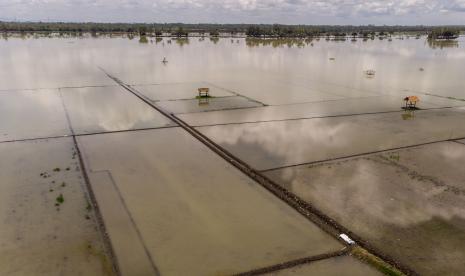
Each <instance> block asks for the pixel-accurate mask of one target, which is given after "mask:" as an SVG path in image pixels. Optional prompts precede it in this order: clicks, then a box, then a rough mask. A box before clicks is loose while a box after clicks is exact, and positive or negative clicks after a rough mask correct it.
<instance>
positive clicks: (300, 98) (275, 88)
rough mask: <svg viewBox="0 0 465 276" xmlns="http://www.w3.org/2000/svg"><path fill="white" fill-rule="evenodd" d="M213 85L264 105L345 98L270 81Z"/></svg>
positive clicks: (223, 82)
mask: <svg viewBox="0 0 465 276" xmlns="http://www.w3.org/2000/svg"><path fill="white" fill-rule="evenodd" d="M213 84H215V85H217V86H219V87H224V88H226V89H228V90H230V91H233V92H235V93H238V94H240V95H243V96H246V97H248V98H252V99H255V100H257V101H259V102H261V103H264V104H266V105H280V104H294V103H303V102H321V101H328V100H337V99H343V98H346V97H347V96H340V95H337V94H333V93H331V92H328V91H325V92H322V91H318V90H314V89H309V88H308V87H305V86H300V85H295V84H291V83H287V82H282V81H275V80H272V79H268V80H266V81H256V80H253V81H215V82H213Z"/></svg>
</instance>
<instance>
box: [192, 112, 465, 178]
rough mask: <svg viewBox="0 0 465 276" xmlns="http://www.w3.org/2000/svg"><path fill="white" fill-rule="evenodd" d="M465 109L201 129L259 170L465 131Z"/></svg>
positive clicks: (460, 134)
mask: <svg viewBox="0 0 465 276" xmlns="http://www.w3.org/2000/svg"><path fill="white" fill-rule="evenodd" d="M464 121H465V109H462V108H451V109H442V110H424V111H417V112H414V113H412V112H406V113H405V112H395V113H384V114H369V115H356V116H345V117H332V118H314V119H303V120H289V121H278V122H259V123H247V124H232V125H217V126H207V127H198V128H197V129H198V130H199V131H200V132H202V133H203V134H205V135H206V136H208V137H209V138H211V139H212V140H213V141H215V142H216V143H218V144H220V145H221V146H223V147H224V148H225V149H227V150H229V151H230V152H232V153H233V154H235V155H236V156H237V157H239V158H240V159H242V160H244V161H245V162H247V163H248V164H250V165H251V166H252V167H254V168H255V169H258V170H267V169H273V168H279V167H284V166H292V165H296V164H302V163H309V162H317V161H323V160H328V159H333V158H341V157H348V156H351V155H357V154H364V153H370V152H374V151H380V150H388V149H394V148H398V147H405V146H412V145H418V144H422V143H429V142H434V141H442V140H447V139H454V138H455V139H459V138H463V137H464V136H465V124H464V123H463V122H464Z"/></svg>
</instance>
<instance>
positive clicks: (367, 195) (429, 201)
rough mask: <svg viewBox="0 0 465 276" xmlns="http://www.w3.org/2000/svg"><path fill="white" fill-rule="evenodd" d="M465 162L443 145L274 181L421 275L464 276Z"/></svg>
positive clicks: (464, 155)
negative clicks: (462, 275) (464, 166)
mask: <svg viewBox="0 0 465 276" xmlns="http://www.w3.org/2000/svg"><path fill="white" fill-rule="evenodd" d="M464 163H465V145H463V144H460V143H456V142H441V143H435V144H430V145H424V146H419V147H413V148H409V149H404V150H396V151H390V152H386V153H382V154H375V155H368V156H363V157H357V158H351V159H342V160H338V161H334V162H327V163H318V164H314V165H303V166H297V167H292V168H286V169H281V170H275V171H270V172H267V173H266V174H267V175H268V176H269V177H271V178H272V179H274V180H276V181H277V182H278V183H279V184H280V185H282V186H283V187H285V188H287V189H288V190H290V191H292V192H293V193H295V194H296V195H298V196H299V197H300V198H302V199H304V200H306V201H308V202H310V203H311V204H313V205H314V206H315V207H316V208H318V209H320V210H321V211H323V212H324V213H326V214H327V215H329V216H330V217H331V218H333V219H335V220H336V221H338V222H339V223H341V224H342V225H344V226H346V227H347V228H348V229H349V230H351V231H352V232H354V233H355V234H357V235H358V236H360V237H362V239H363V240H366V241H368V242H369V243H370V244H371V245H374V246H375V247H376V248H377V249H378V250H380V251H381V252H383V253H384V254H387V255H390V256H392V257H394V258H395V259H396V260H399V261H400V262H402V263H403V264H405V265H407V266H408V267H410V268H411V269H413V270H414V271H416V272H417V273H419V274H420V275H460V274H462V273H463V263H464V260H465V215H464V214H465V183H464V179H465V173H464V170H463V164H464Z"/></svg>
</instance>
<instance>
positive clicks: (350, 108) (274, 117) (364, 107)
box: [179, 95, 465, 126]
mask: <svg viewBox="0 0 465 276" xmlns="http://www.w3.org/2000/svg"><path fill="white" fill-rule="evenodd" d="M404 97H405V96H386V95H382V96H371V97H364V98H356V99H342V100H335V101H324V102H315V103H302V104H292V105H279V106H265V107H260V108H250V109H247V110H227V111H216V112H208V113H195V114H181V115H180V116H179V117H180V118H182V119H183V120H184V121H186V122H187V123H189V125H192V126H208V125H216V124H240V123H252V122H265V121H280V120H281V121H282V120H294V119H302V118H318V117H329V116H346V115H352V114H366V113H383V112H395V111H400V110H401V108H402V107H403V106H404V105H405V103H404V101H403V98H404ZM454 106H465V101H459V100H453V99H444V98H439V97H435V96H426V95H425V96H422V97H421V103H419V104H418V107H419V108H421V109H431V108H443V107H454Z"/></svg>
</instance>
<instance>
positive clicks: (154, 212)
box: [79, 128, 344, 275]
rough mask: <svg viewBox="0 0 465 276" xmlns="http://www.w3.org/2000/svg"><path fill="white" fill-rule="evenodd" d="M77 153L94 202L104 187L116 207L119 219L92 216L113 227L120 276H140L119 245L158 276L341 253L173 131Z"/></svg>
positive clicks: (115, 136)
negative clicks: (124, 275) (123, 275)
mask: <svg viewBox="0 0 465 276" xmlns="http://www.w3.org/2000/svg"><path fill="white" fill-rule="evenodd" d="M79 144H80V146H81V148H82V149H83V152H84V156H85V159H86V163H87V168H88V170H89V174H90V176H91V181H92V179H94V181H92V186H93V188H94V190H95V192H96V194H97V198H103V197H105V196H106V195H107V193H112V189H111V187H113V189H116V191H117V193H119V194H120V198H123V199H124V206H125V208H126V211H125V213H126V215H125V214H122V213H120V212H119V210H120V209H119V208H118V205H119V204H123V203H122V202H121V201H120V200H115V201H112V200H107V201H105V200H103V201H102V200H101V201H100V202H101V205H100V209H101V211H102V214H103V216H104V217H107V218H112V217H113V218H114V220H107V223H106V225H107V227H108V229H109V234H110V238H112V242H113V244H115V246H114V247H115V249H116V250H118V249H120V251H116V254H117V257H118V259H121V260H124V261H123V265H125V264H126V265H127V266H126V267H123V269H125V271H126V273H129V274H128V275H133V274H134V270H132V269H137V270H139V269H140V268H139V267H137V266H135V265H132V264H129V263H125V262H126V259H127V258H132V256H133V254H134V252H133V251H131V250H124V249H127V247H125V246H120V245H119V244H121V243H127V240H128V239H130V238H131V237H132V238H133V239H134V240H133V241H132V242H131V246H132V248H136V247H135V246H134V245H132V244H133V243H137V244H141V245H142V247H138V248H144V247H145V248H146V250H147V251H148V253H149V255H146V254H141V255H138V256H139V259H141V258H147V259H148V261H146V262H145V263H144V266H145V267H146V268H147V269H148V270H149V269H150V264H151V266H152V268H153V270H157V271H158V272H160V274H162V275H225V274H227V275H230V274H234V273H240V272H245V271H249V270H252V269H255V268H259V267H265V266H270V265H274V264H277V263H281V262H286V261H291V260H295V259H299V258H303V257H308V256H313V255H319V254H324V253H329V252H334V251H339V250H340V249H342V248H343V247H344V246H343V245H342V244H341V243H339V242H338V241H336V240H335V239H333V238H332V237H330V236H329V235H328V234H326V233H325V232H323V231H322V230H320V229H319V228H318V227H317V226H315V225H314V224H312V223H311V222H309V221H308V220H306V219H305V218H304V217H303V216H301V215H300V214H299V213H297V212H296V211H295V210H293V209H292V208H291V207H289V206H288V205H286V204H285V203H284V202H283V201H281V200H279V199H278V198H276V197H275V196H274V195H272V194H271V193H269V192H268V191H266V190H264V189H263V188H262V187H261V186H260V185H258V184H257V183H255V182H254V181H252V180H251V179H249V178H248V177H247V176H245V175H244V174H243V173H242V172H240V171H239V170H237V169H236V168H234V167H233V166H232V165H230V164H229V163H227V162H226V161H225V160H223V159H221V158H220V157H219V156H218V155H216V154H215V153H213V152H212V151H210V150H209V149H208V148H207V147H206V146H205V145H203V144H202V143H200V142H199V141H197V140H195V139H194V138H193V137H192V136H190V135H189V134H188V133H187V132H185V131H184V130H182V129H180V128H165V129H158V130H148V131H138V132H125V133H112V134H103V135H92V136H82V137H79ZM102 173H105V174H106V176H105V177H106V178H107V180H105V179H104V178H102V176H101V174H102ZM96 175H100V176H98V178H94V177H95V176H96ZM95 179H99V181H95ZM111 183H113V184H111ZM108 187H110V188H108ZM125 208H122V210H123V209H125ZM114 212H117V214H118V216H115V215H114V214H115V213H114ZM125 217H127V221H126V222H123V219H124V218H125ZM129 218H132V219H129ZM128 225H134V227H135V228H136V229H138V230H139V233H140V236H137V235H121V232H123V233H133V231H132V230H131V229H128V228H127V227H128ZM116 237H120V238H121V240H119V239H117V238H116ZM138 248H136V250H140V251H142V252H144V251H143V250H142V249H138ZM138 252H139V251H138ZM133 262H134V263H136V262H140V260H133ZM120 265H121V263H120ZM128 267H129V268H128Z"/></svg>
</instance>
